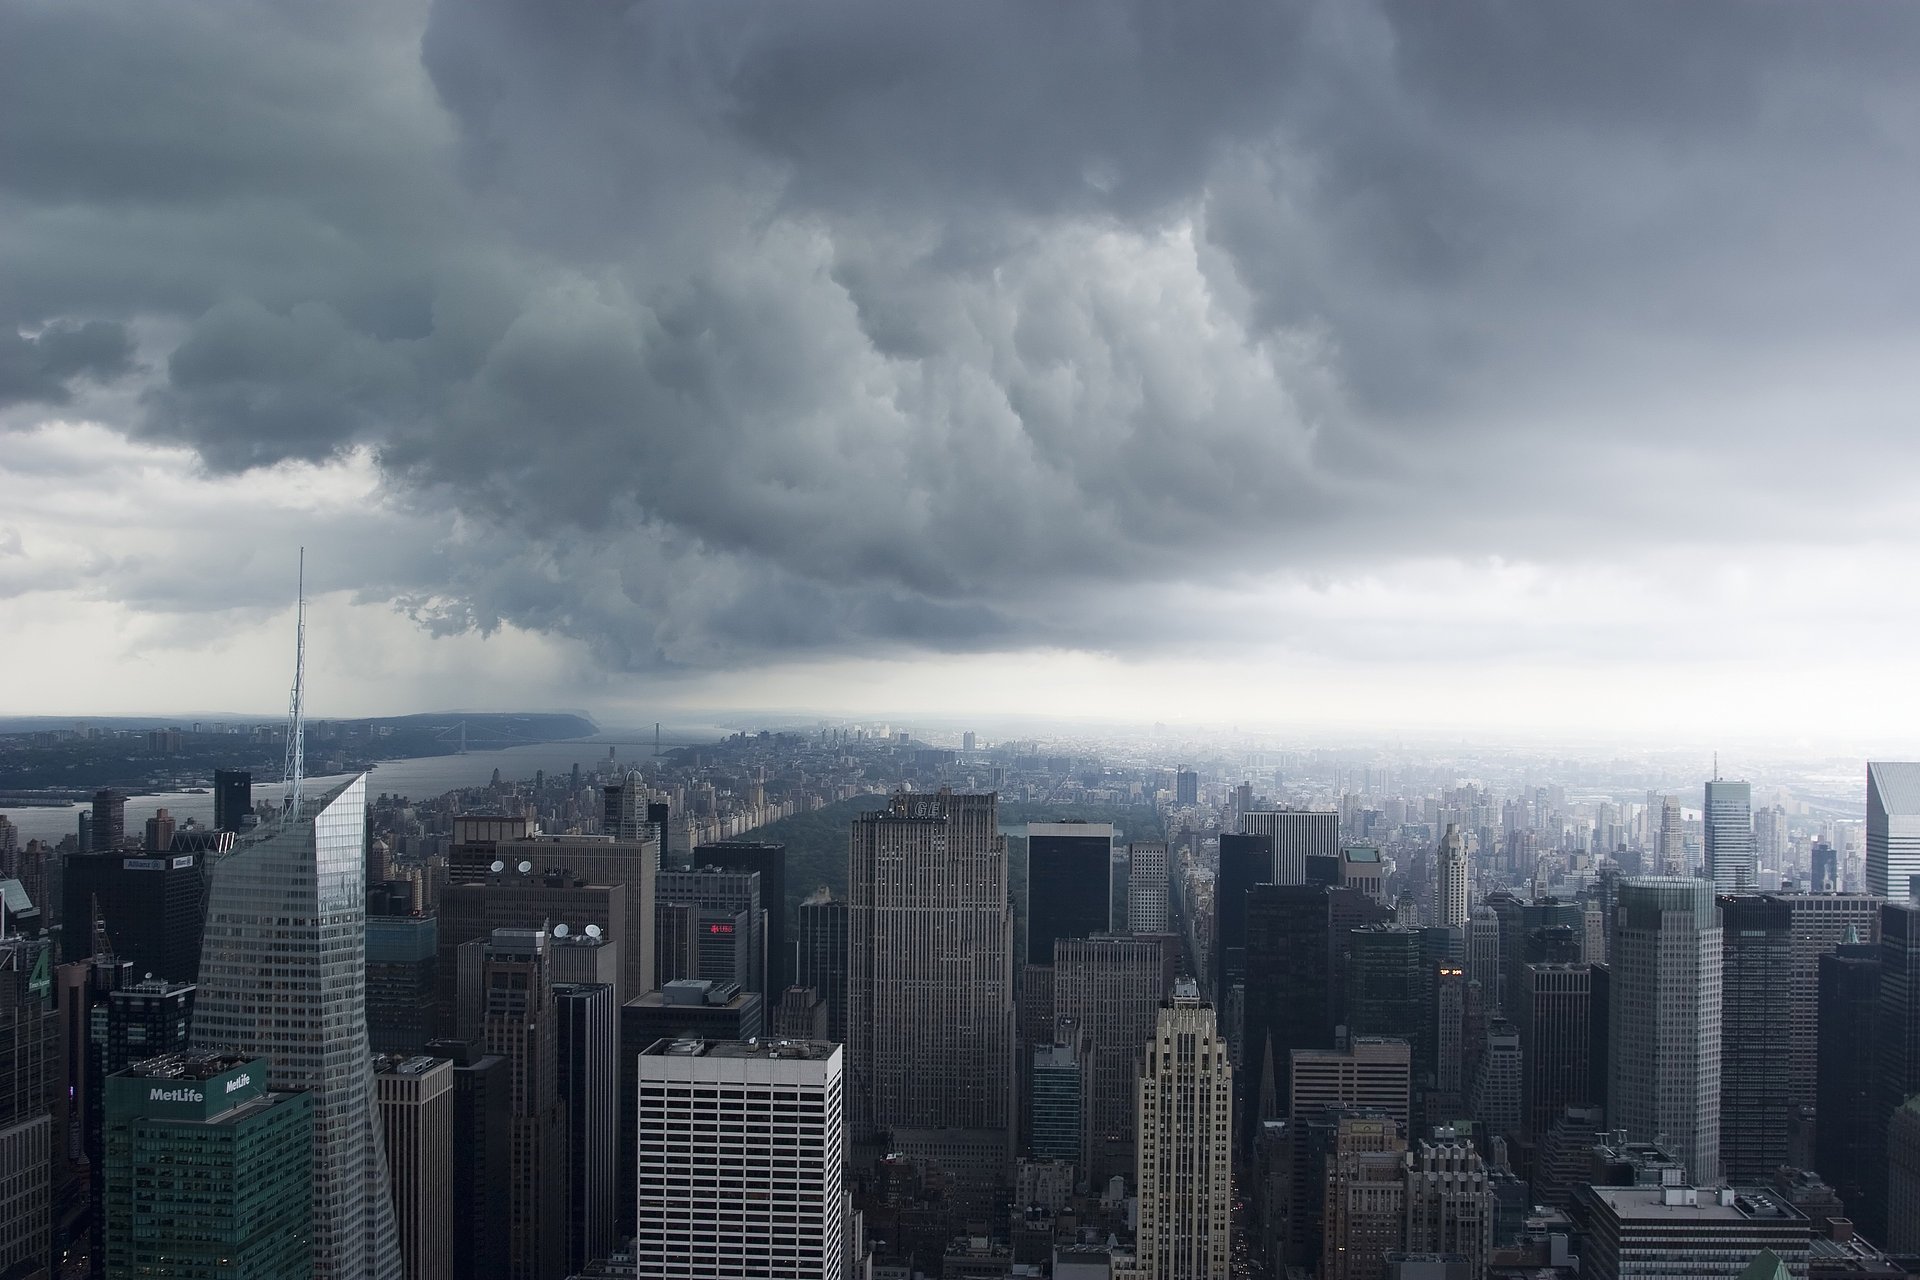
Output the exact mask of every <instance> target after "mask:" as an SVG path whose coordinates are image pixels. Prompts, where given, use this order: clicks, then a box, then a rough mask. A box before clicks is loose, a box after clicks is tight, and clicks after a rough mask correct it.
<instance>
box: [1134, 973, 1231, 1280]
mask: <svg viewBox="0 0 1920 1280" xmlns="http://www.w3.org/2000/svg"><path fill="white" fill-rule="evenodd" d="M1135 1124H1136V1128H1137V1129H1138V1132H1139V1135H1140V1139H1139V1155H1138V1160H1137V1164H1136V1175H1135V1179H1134V1185H1135V1188H1136V1190H1137V1192H1138V1194H1139V1197H1140V1207H1139V1213H1140V1217H1139V1224H1140V1225H1139V1232H1138V1235H1137V1237H1136V1241H1135V1269H1134V1273H1133V1274H1135V1275H1136V1276H1139V1277H1140V1278H1141V1280H1227V1277H1228V1276H1229V1275H1230V1274H1231V1272H1230V1270H1229V1261H1230V1251H1231V1245H1232V1229H1233V1065H1232V1063H1231V1062H1230V1061H1229V1059H1228V1056H1227V1045H1226V1041H1225V1040H1224V1039H1223V1038H1222V1037H1221V1035H1220V1033H1219V1028H1218V1026H1217V1025H1216V1024H1215V1021H1214V1015H1213V1010H1212V1008H1211V1007H1210V1006H1208V1005H1207V1004H1206V1003H1205V1002H1204V1001H1203V1000H1201V999H1200V993H1199V988H1197V987H1196V986H1194V985H1193V984H1192V983H1191V982H1183V983H1181V984H1180V985H1179V986H1177V987H1176V988H1175V990H1174V993H1173V997H1172V999H1170V1000H1168V1001H1167V1002H1166V1004H1165V1005H1164V1006H1163V1007H1162V1008H1161V1009H1160V1011H1159V1014H1158V1017H1157V1019H1156V1021H1155V1025H1154V1028H1153V1030H1152V1033H1151V1035H1150V1036H1149V1038H1148V1040H1147V1041H1146V1059H1145V1063H1144V1065H1143V1067H1142V1069H1141V1071H1140V1075H1139V1083H1138V1086H1137V1114H1136V1121H1135Z"/></svg>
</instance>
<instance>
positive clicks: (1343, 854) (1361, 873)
mask: <svg viewBox="0 0 1920 1280" xmlns="http://www.w3.org/2000/svg"><path fill="white" fill-rule="evenodd" d="M1385 874H1386V866H1385V864H1384V863H1383V862H1382V861H1381V860H1380V850H1379V849H1378V848H1376V847H1374V846H1373V845H1370V844H1350V845H1348V846H1346V847H1345V848H1343V849H1342V850H1340V886H1341V888H1343V889H1353V890H1356V891H1358V892H1360V893H1364V894H1366V895H1367V896H1368V897H1369V898H1384V897H1386V881H1385V878H1384V877H1385Z"/></svg>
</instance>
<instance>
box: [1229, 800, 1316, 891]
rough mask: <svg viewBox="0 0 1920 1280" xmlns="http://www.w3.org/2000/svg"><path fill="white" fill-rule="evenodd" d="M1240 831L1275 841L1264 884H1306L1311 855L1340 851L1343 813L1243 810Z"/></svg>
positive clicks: (1302, 810) (1301, 810)
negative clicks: (1270, 866)
mask: <svg viewBox="0 0 1920 1280" xmlns="http://www.w3.org/2000/svg"><path fill="white" fill-rule="evenodd" d="M1240 830H1241V831H1242V832H1243V833H1245V834H1247V835H1264V836H1268V837H1270V838H1271V839H1272V840H1273V866H1272V868H1271V869H1270V874H1269V876H1268V877H1267V878H1266V880H1265V881H1263V882H1262V883H1266V884H1305V883H1306V882H1307V859H1308V858H1316V857H1317V858H1334V857H1338V856H1339V854H1340V815H1339V814H1337V813H1318V812H1311V811H1308V810H1305V809H1280V810H1274V811H1259V810H1256V811H1254V812H1251V813H1242V814H1241V815H1240Z"/></svg>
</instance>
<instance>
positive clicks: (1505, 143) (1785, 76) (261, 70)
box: [0, 0, 1920, 671]
mask: <svg viewBox="0 0 1920 1280" xmlns="http://www.w3.org/2000/svg"><path fill="white" fill-rule="evenodd" d="M0 50H4V52H0V60H4V61H3V62H0V279H4V280H5V281H7V284H6V286H5V287H4V288H0V411H3V412H4V413H5V417H4V419H0V421H4V422H5V423H6V424H7V425H8V427H9V429H10V430H12V431H14V432H21V433H31V432H33V431H35V430H38V429H40V428H41V424H42V423H43V422H45V421H47V420H48V418H49V416H50V415H51V414H53V413H55V412H57V413H58V414H60V415H61V416H63V417H67V418H82V417H84V418H89V419H92V420H95V421H99V422H102V423H104V424H105V425H107V426H108V427H110V428H112V429H113V430H114V431H116V432H118V433H120V434H121V435H123V436H125V437H127V438H129V439H130V440H133V441H138V442H142V443H144V444H149V445H157V446H185V447H187V448H189V449H191V450H192V451H193V452H194V454H195V455H196V456H197V458H198V459H199V463H200V465H201V467H203V468H204V469H205V471H206V472H208V473H209V474H212V475H215V476H224V475H241V474H250V475H255V476H257V477H258V478H259V482H260V483H261V484H263V485H270V484H273V483H276V481H275V477H276V476H283V475H286V474H291V473H289V472H287V471H286V470H285V468H286V467H287V466H289V465H292V464H313V463H325V462H327V461H328V460H330V459H340V458H345V457H350V456H351V457H361V458H366V459H369V460H370V464H371V465H372V466H373V467H374V468H375V471H376V474H377V477H378V485H379V498H378V504H379V506H380V508H381V509H382V510H383V511H385V512H386V513H387V515H386V516H383V517H382V519H383V520H384V521H386V523H381V524H380V525H379V526H378V527H379V529H380V530H381V536H382V537H384V538H387V539H389V540H390V542H389V545H390V548H391V549H390V552H389V553H388V554H373V555H365V554H362V545H363V541H364V540H363V539H362V540H354V539H349V540H347V542H346V543H345V545H346V546H347V547H349V548H351V551H350V554H349V556H348V565H347V567H346V568H345V570H344V574H345V577H344V578H343V580H342V582H341V583H340V585H341V586H342V587H344V588H347V589H352V590H355V591H357V592H360V593H362V594H363V596H365V597H366V598H369V599H379V600H384V601H388V602H391V603H392V604H393V606H394V607H395V608H396V609H398V610H400V611H401V612H402V613H404V614H405V615H406V616H408V617H410V618H412V619H414V620H415V621H416V622H417V623H418V624H419V625H420V626H421V627H423V628H425V629H426V630H428V631H430V632H434V633H448V632H459V631H470V630H479V631H482V632H486V631H490V630H492V629H494V628H497V627H500V626H502V625H503V624H511V625H512V626H514V627H517V628H521V629H524V630H530V631H535V632H543V633H549V634H552V635H555V636H561V637H566V638H569V639H572V640H578V641H581V642H584V644H585V645H586V646H587V647H588V649H589V650H590V651H591V653H592V654H593V655H594V658H595V660H596V661H597V662H599V663H600V664H602V665H603V666H605V667H606V668H608V669H612V670H623V671H654V670H670V669H685V668H694V669H699V668H728V667H734V666H744V665H749V664H752V663H755V662H760V661H765V660H767V659H768V658H770V657H780V656H787V655H794V654H808V653H817V654H832V655H849V654H854V655H857V654H863V653H870V654H901V653H912V652H918V651H926V650H946V651H958V652H968V651H995V652H998V651H1020V650H1024V649H1032V648H1045V647H1070V648H1094V649H1102V650H1107V651H1114V652H1121V653H1127V652H1135V651H1139V652H1154V651H1169V650H1179V649H1185V648H1188V647H1190V646H1192V645H1193V644H1195V643H1197V642H1200V641H1203V640H1204V641H1209V642H1211V641H1218V640H1221V639H1223V638H1235V639H1239V638H1248V637H1247V635H1245V634H1243V632H1244V633H1259V634H1261V635H1270V634H1271V632H1272V629H1273V627H1274V625H1275V624H1274V622H1273V621H1272V619H1271V618H1268V617H1265V616H1263V617H1262V618H1261V619H1259V620H1258V621H1257V622H1237V621H1236V614H1237V612H1238V611H1237V610H1236V609H1235V607H1234V602H1235V600H1236V599H1237V598H1245V596H1246V595H1247V594H1249V593H1255V594H1257V593H1265V592H1269V591H1271V590H1272V589H1273V586H1272V584H1274V583H1275V582H1285V583H1292V584H1296V585H1300V586H1301V589H1303V590H1306V591H1309V592H1311V591H1314V590H1320V589H1322V588H1325V589H1327V590H1332V589H1333V584H1335V583H1338V582H1340V581H1345V580H1353V579H1356V578H1365V577H1367V576H1368V575H1375V576H1378V575H1382V574H1388V575H1390V574H1391V573H1393V572H1395V571H1396V568H1395V567H1396V566H1406V565H1410V564H1415V563H1432V562H1463V563H1476V562H1478V563H1487V562H1493V563H1498V564H1512V563H1521V564H1526V565H1534V566H1545V567H1546V571H1547V573H1548V575H1549V576H1550V575H1551V572H1552V570H1553V569H1554V568H1555V567H1556V566H1586V567H1588V568H1590V569H1591V568H1593V567H1594V566H1601V567H1602V568H1603V569H1604V570H1605V571H1606V572H1608V573H1613V572H1616V571H1618V569H1617V566H1619V565H1622V564H1626V565H1631V564H1634V563H1640V562H1645V563H1659V562H1670V561H1672V560H1673V559H1674V558H1684V557H1694V558H1698V559H1700V560H1702V561H1711V560H1712V559H1713V558H1714V557H1716V556H1723V555H1726V554H1728V553H1729V550H1730V549H1732V548H1742V549H1746V550H1747V551H1749V552H1750V551H1751V550H1752V549H1753V548H1761V549H1763V553H1764V549H1765V548H1769V547H1773V548H1778V549H1779V550H1780V553H1781V554H1783V555H1784V554H1787V553H1788V552H1789V551H1794V550H1795V549H1799V548H1804V547H1806V546H1808V545H1818V544H1822V543H1832V544H1835V545H1844V544H1847V543H1848V542H1850V541H1858V540H1885V539H1896V540H1899V539H1908V538H1910V537H1911V535H1910V533H1908V532H1907V530H1908V529H1910V527H1911V525H1910V520H1911V516H1912V514H1913V512H1912V509H1911V508H1912V502H1913V497H1912V493H1911V485H1910V482H1909V481H1908V479H1907V477H1909V476H1910V475H1911V474H1912V472H1913V468H1914V466H1915V464H1916V462H1917V461H1920V458H1916V454H1917V453H1920V442H1917V441H1920V433H1916V432H1915V431H1914V429H1913V417H1914V412H1913V406H1914V404H1915V403H1916V401H1915V392H1916V390H1920V388H1917V387H1916V380H1917V375H1916V372H1915V370H1916V369H1920V361H1917V360H1915V359H1914V358H1913V354H1912V353H1913V352H1914V351H1915V350H1916V349H1920V348H1917V347H1916V342H1915V339H1916V337H1920V334H1917V333H1916V328H1920V324H1917V323H1916V321H1917V320H1920V308H1917V307H1916V304H1915V301H1914V299H1915V298H1916V297H1920V250H1916V249H1915V247H1914V243H1913V236H1912V230H1911V229H1912V226H1913V225H1914V222H1915V215H1916V204H1917V203H1920V199H1917V198H1920V163H1916V161H1920V156H1916V154H1915V152H1916V139H1920V82H1916V80H1915V78H1914V77H1913V75H1912V66H1913V63H1914V58H1915V57H1916V55H1920V11H1916V10H1914V9H1913V8H1911V7H1908V6H1891V5H1877V6H1869V5H1826V6H1813V5H1800V6H1755V5H1747V4H1739V5H1735V4H1712V3H1704V4H1687V5H1674V4H1670V3H1653V2H1649V3H1636V4H1620V5H1604V6H1596V5H1573V4H1547V5H1535V4H1512V3H1494V2H1491V0H1485V2H1481V3H1463V4H1455V5H1447V6H1435V5H1431V4H1423V3H1417V2H1411V0H1410V2H1408V3H1366V2H1364V0H1344V2H1335V3H1293V4H1287V3H1273V4H1255V3H1199V4H1192V5H1180V6H1170V5H1165V4H1156V3H1149V2H1146V0H1141V2H1139V3H1131V4H1128V3H1108V2H1104V0H1103V2H1101V3H1084V4H1082V3H1059V4H1047V5H1027V4H991V3H988V4H963V5H931V6H927V5H920V6H900V5H893V4H883V3H826V2H824V0H823V2H819V3H807V4H790V3H779V4H772V3H770V4H738V5H725V6H718V5H708V4H692V3H689V4H673V3H664V4H616V3H584V4H569V5H552V4H541V3H530V2H525V0H519V2H509V0H448V2H445V3H438V4H434V5H431V6H411V5H406V4H388V3H363V4H357V5H355V4H346V5H328V6H302V5H293V4H255V5H236V4H233V3H228V2H224V0H223V2H222V3H219V4H212V3H204V4H196V3H191V2H187V0H183V2H182V3H178V4H171V5H167V6H127V5H121V4H111V3H104V2H100V3H90V2H87V0H80V2H77V3H76V2H63V3H53V2H52V0H44V2H43V0H15V2H14V3H9V4H7V5H5V6H4V7H0ZM4 447H5V438H4V437H0V448H4ZM276 468H279V470H276ZM363 532H364V531H363ZM401 544H404V545H401ZM29 550H30V548H29ZM336 559H337V557H336ZM115 563H116V562H115V561H113V560H111V559H107V560H100V561H96V562H90V563H88V564H79V563H76V566H75V568H74V569H73V572H75V573H78V574H83V575H84V574H87V573H99V574H105V575H109V578H110V581H117V579H111V575H113V574H114V573H115V572H116V569H115V567H114V565H115ZM264 571H265V570H264V568H263V569H262V572H264ZM336 572H341V571H340V570H336ZM1626 576H1627V577H1628V578H1629V579H1631V576H1632V575H1631V573H1628V574H1627V575H1626ZM0 581H4V579H0ZM106 589H114V588H111V587H109V588H106ZM1466 590H1467V592H1468V594H1469V595H1470V594H1471V590H1472V589H1471V588H1470V587H1469V588H1467V589H1466ZM128 591H129V598H132V589H131V588H128ZM143 591H144V592H145V593H146V594H145V595H143V596H141V600H142V603H143V605H144V606H145V607H152V608H167V607H174V608H182V609H184V608H192V607H198V606H199V605H201V604H203V603H205V602H204V601H197V600H195V599H194V593H195V587H194V584H193V582H192V581H191V580H190V579H185V578H183V579H181V580H179V581H177V582H175V581H174V580H173V579H171V578H169V579H167V580H166V586H165V589H164V590H162V589H159V588H156V587H155V585H154V584H153V582H152V581H151V580H148V581H147V583H146V585H145V587H144V588H143ZM1174 598H1178V599H1180V600H1181V601H1183V602H1184V604H1185V605H1186V606H1188V607H1182V608H1180V609H1177V610H1175V609H1169V608H1167V607H1165V606H1166V604H1167V602H1168V601H1169V600H1171V599H1174ZM1460 603H1461V605H1462V607H1463V608H1469V609H1470V608H1471V607H1472V601H1471V600H1470V599H1466V600H1462V601H1461V602H1460ZM1389 622H1390V620H1389ZM1349 638H1350V637H1349ZM1289 639H1290V640H1292V641H1294V642H1297V643H1299V644H1302V645H1305V646H1307V647H1312V646H1313V645H1314V644H1315V643H1316V641H1315V639H1314V638H1313V637H1312V636H1311V635H1307V634H1299V635H1294V636H1291V637H1289ZM1621 643H1630V642H1629V641H1621Z"/></svg>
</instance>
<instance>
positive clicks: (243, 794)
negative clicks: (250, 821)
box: [213, 769, 253, 833]
mask: <svg viewBox="0 0 1920 1280" xmlns="http://www.w3.org/2000/svg"><path fill="white" fill-rule="evenodd" d="M252 812H253V774H251V773H249V772H248V771H247V770H245V769H215V770H214V771H213V826H214V830H216V831H232V832H236V833H237V832H239V831H241V830H243V829H244V828H245V826H246V820H247V815H249V814H251V813H252Z"/></svg>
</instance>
